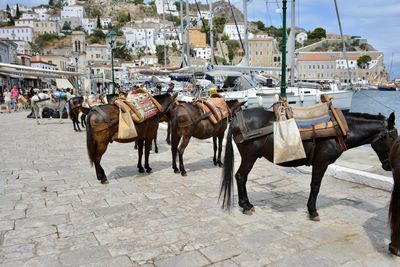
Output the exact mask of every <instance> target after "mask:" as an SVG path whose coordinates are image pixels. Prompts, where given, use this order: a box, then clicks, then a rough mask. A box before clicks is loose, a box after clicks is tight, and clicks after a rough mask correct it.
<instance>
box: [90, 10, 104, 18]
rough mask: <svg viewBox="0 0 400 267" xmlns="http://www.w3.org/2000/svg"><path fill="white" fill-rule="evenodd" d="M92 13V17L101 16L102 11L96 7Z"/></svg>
mask: <svg viewBox="0 0 400 267" xmlns="http://www.w3.org/2000/svg"><path fill="white" fill-rule="evenodd" d="M90 14H91V15H92V17H100V16H101V11H100V10H99V9H97V8H94V9H93V10H92V11H91V12H90Z"/></svg>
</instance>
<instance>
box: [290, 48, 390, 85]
mask: <svg viewBox="0 0 400 267" xmlns="http://www.w3.org/2000/svg"><path fill="white" fill-rule="evenodd" d="M297 54H298V56H297V64H296V74H295V75H296V78H297V79H299V80H338V81H341V82H344V83H347V82H349V75H348V70H347V64H346V60H345V58H344V57H343V53H342V52H298V53H297ZM363 55H369V56H370V57H371V61H370V62H368V63H367V64H366V66H364V67H362V68H360V67H358V65H357V59H358V58H360V57H361V56H363ZM347 59H348V63H349V71H350V75H351V82H352V83H357V82H360V81H362V80H364V81H367V82H369V83H374V82H376V81H378V80H379V79H380V76H381V75H384V73H383V72H385V71H384V69H385V68H384V63H383V53H382V52H379V51H368V52H366V51H356V52H347Z"/></svg>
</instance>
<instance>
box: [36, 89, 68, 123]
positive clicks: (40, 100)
mask: <svg viewBox="0 0 400 267" xmlns="http://www.w3.org/2000/svg"><path fill="white" fill-rule="evenodd" d="M66 104H67V101H66V100H65V99H58V100H57V101H56V102H53V101H51V99H50V96H49V95H48V94H44V93H38V94H37V95H34V96H33V97H32V99H31V106H32V108H33V112H34V113H35V118H36V123H37V124H38V125H39V124H40V121H39V119H38V118H39V116H40V118H41V119H43V117H42V113H43V108H45V107H47V108H50V109H54V110H59V111H60V123H63V121H62V113H63V111H64V108H65V105H66Z"/></svg>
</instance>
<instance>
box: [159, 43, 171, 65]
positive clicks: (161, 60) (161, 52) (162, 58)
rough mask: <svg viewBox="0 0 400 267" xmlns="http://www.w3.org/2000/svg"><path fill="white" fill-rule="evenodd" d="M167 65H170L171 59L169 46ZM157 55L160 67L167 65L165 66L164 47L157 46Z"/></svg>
mask: <svg viewBox="0 0 400 267" xmlns="http://www.w3.org/2000/svg"><path fill="white" fill-rule="evenodd" d="M166 51H167V65H168V64H169V58H168V46H167V49H166ZM156 55H157V59H158V63H159V64H160V65H165V64H164V46H163V45H157V46H156Z"/></svg>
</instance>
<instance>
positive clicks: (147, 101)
mask: <svg viewBox="0 0 400 267" xmlns="http://www.w3.org/2000/svg"><path fill="white" fill-rule="evenodd" d="M126 101H127V102H128V103H129V104H130V107H131V109H132V111H133V112H134V114H132V118H133V119H134V121H135V122H138V123H140V122H143V121H145V120H147V119H149V118H151V117H154V116H155V115H157V113H158V111H159V109H158V108H157V106H156V105H155V104H154V103H153V99H152V98H151V97H150V95H149V94H148V93H135V94H129V95H128V96H127V98H126ZM134 115H136V116H134Z"/></svg>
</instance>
